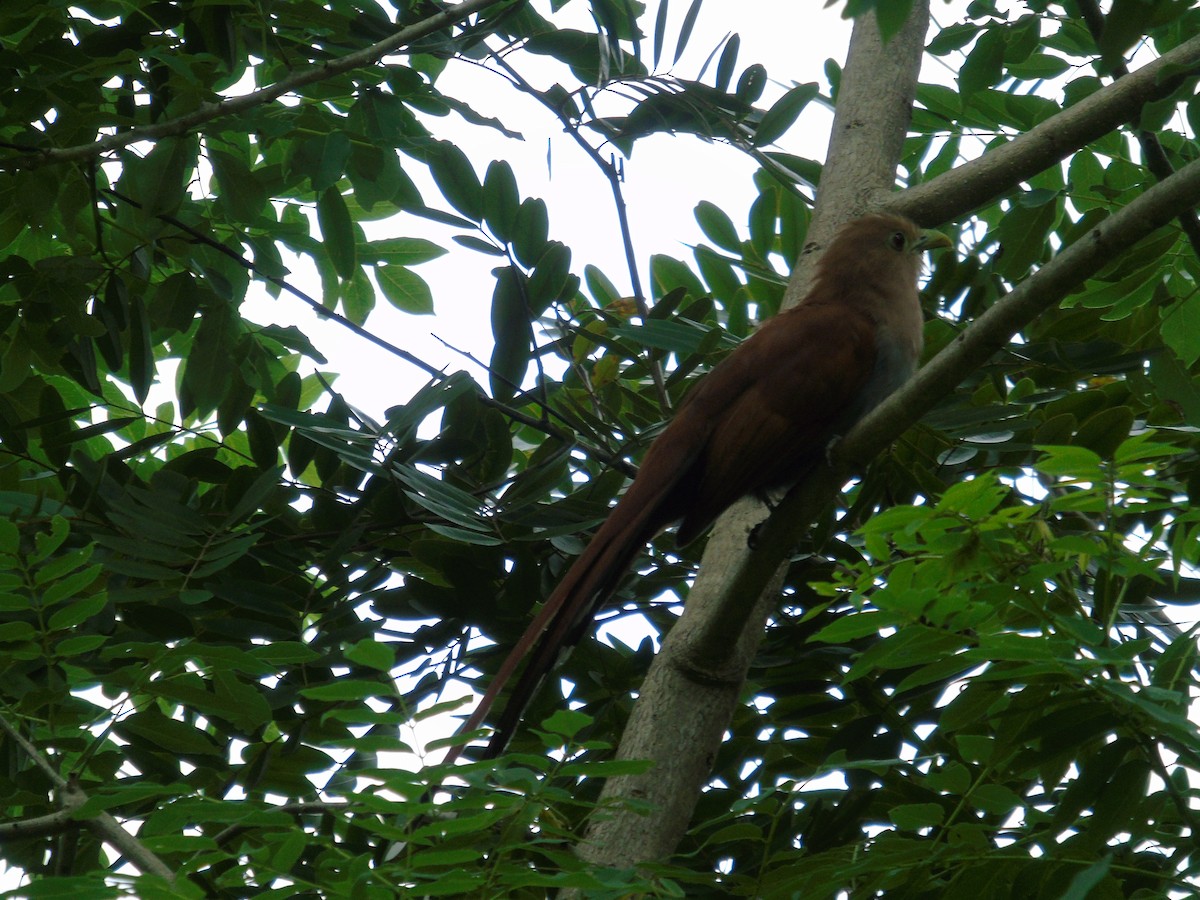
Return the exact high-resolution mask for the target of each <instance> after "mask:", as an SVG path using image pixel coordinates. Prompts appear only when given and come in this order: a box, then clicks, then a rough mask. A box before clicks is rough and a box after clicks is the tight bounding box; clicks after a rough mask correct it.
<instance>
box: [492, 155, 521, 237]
mask: <svg viewBox="0 0 1200 900" xmlns="http://www.w3.org/2000/svg"><path fill="white" fill-rule="evenodd" d="M520 207H521V196H520V194H519V193H518V192H517V179H516V176H515V175H513V170H512V166H510V165H509V164H508V163H507V162H506V161H504V160H493V161H492V162H491V163H490V164H489V165H488V170H487V175H486V176H485V177H484V179H483V218H484V221H485V222H486V223H487V227H488V229H489V230H490V231H491V232H492V234H493V235H495V236H496V237H497V238H499V239H500V240H501V241H503V242H505V243H508V242H509V241H511V240H512V238H513V233H514V231H515V229H516V226H517V215H518V213H519V211H520Z"/></svg>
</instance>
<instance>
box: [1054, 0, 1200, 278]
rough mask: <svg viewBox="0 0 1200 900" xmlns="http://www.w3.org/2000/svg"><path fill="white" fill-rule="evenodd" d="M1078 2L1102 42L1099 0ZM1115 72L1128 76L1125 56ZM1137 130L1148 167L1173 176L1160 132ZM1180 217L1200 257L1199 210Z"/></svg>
mask: <svg viewBox="0 0 1200 900" xmlns="http://www.w3.org/2000/svg"><path fill="white" fill-rule="evenodd" d="M1078 3H1079V12H1080V13H1081V14H1082V15H1083V21H1084V22H1086V23H1087V27H1088V31H1090V32H1091V33H1092V38H1093V39H1094V40H1095V41H1096V43H1097V44H1099V43H1100V35H1101V34H1102V33H1103V32H1104V14H1103V13H1102V12H1100V6H1099V4H1097V3H1096V0H1078ZM1113 75H1114V80H1115V79H1117V78H1126V77H1128V76H1129V66H1127V65H1125V61H1124V60H1120V61H1119V62H1117V64H1116V65H1115V66H1113ZM1134 134H1135V135H1136V137H1137V141H1138V144H1139V145H1140V146H1141V148H1142V157H1143V158H1144V159H1145V161H1146V168H1147V169H1149V170H1150V173H1151V174H1152V175H1153V176H1154V177H1155V178H1157V179H1158V180H1159V181H1162V180H1164V179H1166V178H1170V177H1171V175H1172V174H1174V172H1175V167H1174V166H1172V165H1171V161H1170V160H1169V159H1167V153H1166V151H1165V150H1163V146H1162V142H1161V141H1159V139H1158V135H1157V134H1155V133H1154V132H1153V131H1147V130H1146V129H1144V128H1138V129H1135V130H1134ZM1178 221H1179V227H1180V228H1182V229H1183V233H1184V234H1185V235H1187V239H1188V241H1189V243H1191V245H1192V252H1193V253H1195V254H1196V256H1198V257H1200V218H1197V216H1196V211H1195V210H1194V209H1189V210H1187V211H1185V212H1182V213H1180V215H1179V220H1178Z"/></svg>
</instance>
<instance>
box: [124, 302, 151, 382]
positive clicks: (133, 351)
mask: <svg viewBox="0 0 1200 900" xmlns="http://www.w3.org/2000/svg"><path fill="white" fill-rule="evenodd" d="M129 384H130V387H132V388H133V396H134V397H136V398H137V402H138V403H139V404H144V403H145V402H146V400H147V398H149V396H150V388H151V387H152V386H153V384H154V346H153V343H152V341H151V326H150V318H149V315H148V314H147V312H146V307H145V304H143V303H142V298H141V297H140V296H135V297H133V298H132V299H131V300H130V303H129Z"/></svg>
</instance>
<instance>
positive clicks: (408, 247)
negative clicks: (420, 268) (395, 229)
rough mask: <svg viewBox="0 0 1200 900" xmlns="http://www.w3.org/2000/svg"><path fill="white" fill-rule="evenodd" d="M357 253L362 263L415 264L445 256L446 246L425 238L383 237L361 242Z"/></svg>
mask: <svg viewBox="0 0 1200 900" xmlns="http://www.w3.org/2000/svg"><path fill="white" fill-rule="evenodd" d="M358 255H359V257H360V259H362V261H363V262H364V263H370V264H371V265H377V264H378V263H391V264H392V265H397V266H415V265H418V264H419V263H423V262H429V261H430V260H432V259H437V258H438V257H440V256H445V255H446V248H445V247H441V246H439V245H437V244H435V243H434V242H433V241H429V240H426V239H425V238H412V237H401V238H385V239H383V240H379V241H369V242H368V243H365V244H361V245H360V246H359V251H358Z"/></svg>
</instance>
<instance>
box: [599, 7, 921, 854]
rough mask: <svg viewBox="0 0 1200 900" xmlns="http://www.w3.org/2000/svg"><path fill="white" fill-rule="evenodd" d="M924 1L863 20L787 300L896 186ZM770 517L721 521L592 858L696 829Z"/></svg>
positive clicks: (657, 844) (747, 650)
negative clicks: (822, 250)
mask: <svg viewBox="0 0 1200 900" xmlns="http://www.w3.org/2000/svg"><path fill="white" fill-rule="evenodd" d="M913 6H914V9H913V12H912V14H911V16H910V18H909V21H908V22H907V23H906V25H905V26H904V28H903V29H902V31H901V32H900V33H899V34H898V35H896V36H895V37H894V38H893V39H892V40H891V41H890V42H889V43H888V44H887V45H886V47H885V46H884V45H883V44H882V42H881V39H880V35H879V30H878V28H877V26H876V23H875V19H874V14H869V15H864V16H861V17H859V18H858V20H857V21H856V22H855V27H854V32H853V36H852V38H851V41H850V49H849V52H848V56H847V65H846V69H845V71H844V73H843V77H842V81H841V88H840V91H839V94H838V97H837V98H836V99H837V110H836V114H835V117H834V123H833V134H832V135H831V138H830V143H829V151H828V155H827V159H826V163H825V167H824V170H823V172H822V175H821V185H820V194H819V197H818V202H817V208H816V211H815V213H814V216H813V221H812V225H811V227H810V229H809V235H808V238H809V239H808V242H807V245H806V248H805V252H804V255H803V256H802V258H801V259H800V260H798V261H797V265H796V267H795V271H794V273H793V276H792V281H791V283H790V284H789V287H788V293H787V301H786V302H787V303H788V305H791V304H794V303H795V302H796V301H797V300H798V299H799V298H800V297H802V296H803V294H804V291H805V290H806V287H805V286H806V284H807V282H808V279H809V278H810V276H811V272H812V263H813V261H814V259H815V256H813V251H814V250H816V249H818V248H819V247H820V246H822V245H823V244H824V243H826V242H827V241H828V239H829V238H830V237H831V236H832V235H833V233H834V232H835V231H836V230H837V228H838V227H839V226H840V225H841V224H842V223H844V222H846V221H848V220H849V219H852V218H854V217H856V216H858V215H861V214H862V213H865V212H868V211H869V210H871V209H872V208H875V207H877V206H878V205H879V204H880V202H881V198H883V197H885V196H886V194H887V193H888V192H889V191H890V190H891V188H892V186H893V184H894V181H895V172H896V166H897V164H898V162H899V159H900V152H901V148H902V146H903V143H904V137H905V134H906V131H907V127H908V123H909V118H910V114H911V109H912V102H913V99H914V97H915V95H916V85H917V77H918V73H919V69H920V63H921V56H922V51H923V43H924V37H925V31H926V27H927V23H928V17H929V10H928V0H918V2H916V3H914V5H913ZM816 481H817V482H821V483H820V484H819V485H817V486H815V491H814V499H815V498H816V497H824V498H825V499H826V500H827V498H828V496H829V494H830V493H831V485H832V482H831V481H830V480H829V478H828V477H824V478H818V479H816ZM762 517H763V509H762V506H761V504H759V503H757V502H753V501H742V502H741V503H738V504H735V505H734V507H732V508H731V510H730V511H729V512H727V513H726V514H725V515H724V516H723V517H722V519H721V520H720V521H719V522H718V524H717V527H716V528H715V529H714V531H713V534H712V537H711V538H710V539H709V542H708V546H707V548H706V549H705V553H704V558H703V560H702V564H701V571H700V574H699V576H698V577H697V579H696V583H695V585H694V586H693V588H692V590H691V593H690V594H689V596H688V600H687V605H686V608H685V610H684V614H683V616H682V617H681V618H680V620H679V622H678V623H677V624H676V625H675V627H674V628H673V629H672V630H671V632H670V633H669V634H668V635H667V637H666V639H665V640H664V642H663V646H662V649H661V650H660V652H659V653H658V655H657V656H656V657H655V659H654V662H653V664H652V665H651V667H650V671H649V673H648V674H647V676H646V680H645V682H644V684H643V686H642V690H641V693H640V696H639V699H638V702H637V704H636V705H635V706H634V709H633V713H632V715H631V716H630V720H629V724H628V725H627V727H626V729H625V734H624V735H623V737H622V740H621V744H620V746H619V748H618V751H617V756H618V758H620V759H649V760H652V761H653V762H654V767H653V768H652V769H651V770H650V771H649V772H647V773H646V774H644V775H638V776H622V777H616V778H611V779H609V781H608V782H607V783H606V784H605V787H604V790H603V793H602V795H601V805H602V807H608V808H607V809H606V810H605V811H604V812H601V813H597V814H596V815H595V816H594V817H593V819H592V821H591V822H590V823H589V827H588V831H587V835H586V838H585V840H584V841H583V843H582V844H581V845H580V847H579V853H580V855H581V856H582V857H583V858H585V859H587V860H588V861H589V862H593V863H597V864H601V865H607V866H621V867H625V866H631V865H635V864H637V863H639V862H642V861H646V860H654V859H662V858H665V857H667V856H669V855H670V854H671V853H672V852H674V850H675V848H676V846H677V844H678V842H679V840H680V838H681V837H682V835H683V834H684V832H685V830H686V829H687V827H688V824H689V822H690V821H691V817H692V811H693V810H694V808H695V804H696V801H697V798H698V796H699V793H700V790H701V788H702V787H703V785H704V782H705V780H706V779H707V778H708V776H709V772H710V771H711V768H712V762H713V759H714V758H715V756H716V753H717V750H718V748H719V746H720V744H721V741H722V738H723V735H724V733H725V731H726V729H727V728H728V726H729V722H730V720H731V719H732V716H733V712H734V709H735V708H736V705H737V703H738V702H739V699H740V695H741V690H742V685H743V683H744V681H745V677H746V672H747V670H748V669H749V666H750V663H751V661H752V660H753V658H754V654H755V651H756V649H757V647H758V644H759V642H760V640H761V638H762V633H763V628H764V626H765V624H766V621H767V618H768V616H769V615H770V614H771V611H772V610H773V609H774V608H775V605H776V603H777V599H778V592H779V587H780V584H781V582H782V578H783V571H784V570H783V568H781V567H780V563H781V561H782V559H783V557H784V554H785V553H786V550H787V548H786V547H783V548H779V549H778V551H777V552H776V553H774V554H773V557H774V558H773V559H772V560H771V561H770V563H769V564H768V566H767V567H765V572H771V571H773V570H774V574H773V575H770V576H767V575H766V574H765V572H764V574H763V578H764V580H765V581H766V582H767V583H766V584H765V588H761V589H760V588H759V587H758V586H757V585H756V590H755V591H754V592H753V593H750V592H747V591H746V590H745V588H744V587H742V586H740V585H742V584H743V582H740V581H737V580H736V579H734V578H733V577H732V573H735V572H737V571H740V570H741V569H742V568H743V563H744V561H745V558H746V556H747V554H748V552H749V548H748V545H747V536H748V535H749V533H750V530H751V528H752V527H753V526H754V525H755V524H756V523H757V522H758V521H759V520H761V519H762ZM757 549H758V550H761V549H762V548H757ZM755 555H756V557H757V556H758V555H759V553H758V552H756V554H755ZM735 582H736V585H737V586H735ZM734 636H736V639H734ZM628 800H637V801H641V802H642V803H646V804H648V805H649V806H650V807H651V811H650V812H649V813H648V814H643V813H641V812H635V811H632V810H630V809H628V808H627V804H626V803H625V802H624V801H628Z"/></svg>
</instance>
